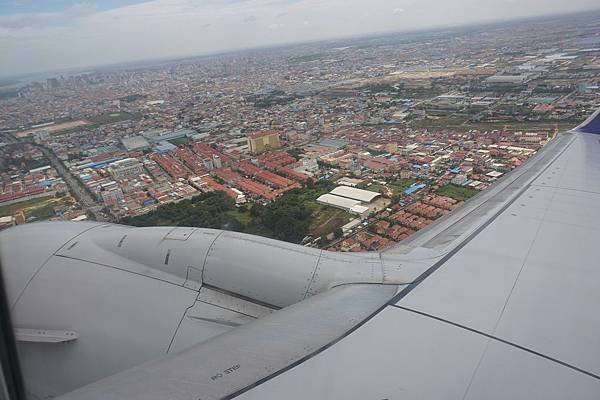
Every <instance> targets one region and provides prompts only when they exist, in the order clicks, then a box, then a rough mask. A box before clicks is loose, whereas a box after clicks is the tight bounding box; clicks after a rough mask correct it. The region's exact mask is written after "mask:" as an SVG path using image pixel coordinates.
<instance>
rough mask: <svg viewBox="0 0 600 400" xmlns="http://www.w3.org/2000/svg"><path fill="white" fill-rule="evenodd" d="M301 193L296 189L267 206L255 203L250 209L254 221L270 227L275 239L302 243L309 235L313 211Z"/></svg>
mask: <svg viewBox="0 0 600 400" xmlns="http://www.w3.org/2000/svg"><path fill="white" fill-rule="evenodd" d="M301 194H302V192H301V190H299V189H294V190H292V191H290V192H288V193H286V194H284V195H283V196H281V198H279V199H278V200H277V201H274V202H272V203H270V204H268V205H266V206H263V205H260V204H254V205H253V206H252V208H251V209H250V215H251V216H252V221H253V223H254V224H260V225H263V226H264V227H266V228H267V229H269V230H270V231H271V232H272V236H273V237H274V238H275V239H279V240H284V241H286V242H292V243H300V242H301V241H302V239H303V238H304V237H305V236H306V235H308V228H309V226H310V222H311V211H310V210H309V209H308V207H306V204H305V202H304V201H303V199H302V197H301Z"/></svg>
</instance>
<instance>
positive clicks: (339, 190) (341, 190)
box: [330, 186, 381, 203]
mask: <svg viewBox="0 0 600 400" xmlns="http://www.w3.org/2000/svg"><path fill="white" fill-rule="evenodd" d="M330 193H331V194H333V195H335V196H340V197H345V198H347V199H353V200H358V201H360V202H361V203H370V202H372V201H373V200H375V199H376V198H377V197H379V196H381V193H377V192H371V191H369V190H363V189H357V188H354V187H350V186H338V187H336V188H335V189H333V190H332V191H331V192H330Z"/></svg>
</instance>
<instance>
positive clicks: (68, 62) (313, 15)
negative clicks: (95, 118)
mask: <svg viewBox="0 0 600 400" xmlns="http://www.w3.org/2000/svg"><path fill="white" fill-rule="evenodd" d="M21 2H26V0H21ZM19 3H20V2H19V1H18V0H13V1H11V0H0V54H2V56H1V61H0V76H8V75H15V74H24V73H30V72H40V71H47V70H54V69H64V68H73V67H85V66H92V65H100V64H109V63H118V62H126V61H133V60H141V59H152V58H163V57H171V56H183V55H193V54H206V53H212V52H219V51H226V50H233V49H241V48H248V47H256V46H264V45H272V44H283V43H289V42H298V41H309V40H315V39H325V38H334V37H341V36H348V35H361V34H367V33H374V32H385V31H403V30H412V29H420V28H429V27H438V26H448V25H460V24H466V23H473V22H485V21H494V20H503V19H510V18H516V17H524V16H534V15H543V14H555V13H566V12H576V11H582V10H587V9H593V8H597V7H598V2H597V0H569V1H566V0H448V1H443V0H370V1H359V0H329V1H320V0H155V1H148V2H142V3H139V4H134V5H128V6H125V5H124V6H120V4H125V3H129V4H130V3H131V1H129V2H122V3H121V2H119V1H118V0H117V1H115V0H113V1H112V2H111V4H112V5H113V7H112V8H110V9H103V8H101V7H99V6H97V5H95V4H93V3H89V2H86V3H80V4H77V3H74V2H72V4H70V3H69V2H68V1H55V2H54V3H59V4H60V5H62V8H61V7H57V8H56V9H52V10H44V11H35V10H34V11H30V12H16V13H15V12H10V11H8V12H7V11H6V10H7V9H8V7H9V4H12V5H15V4H17V5H18V4H19ZM3 4H5V6H6V7H5V9H4V10H2V7H3Z"/></svg>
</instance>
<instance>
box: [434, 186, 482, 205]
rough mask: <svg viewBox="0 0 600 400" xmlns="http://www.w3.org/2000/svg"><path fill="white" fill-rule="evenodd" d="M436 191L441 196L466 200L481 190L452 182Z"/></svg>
mask: <svg viewBox="0 0 600 400" xmlns="http://www.w3.org/2000/svg"><path fill="white" fill-rule="evenodd" d="M436 193H437V194H439V195H441V196H447V197H451V198H453V199H454V200H458V201H465V200H468V199H470V198H471V197H473V196H475V195H476V194H477V193H479V190H477V189H473V188H470V187H464V186H457V185H454V184H452V183H450V184H448V185H446V186H442V187H441V188H439V189H438V190H437V192H436Z"/></svg>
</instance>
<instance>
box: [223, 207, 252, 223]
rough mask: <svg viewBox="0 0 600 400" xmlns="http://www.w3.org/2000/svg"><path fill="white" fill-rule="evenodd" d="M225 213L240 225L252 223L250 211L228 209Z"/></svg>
mask: <svg viewBox="0 0 600 400" xmlns="http://www.w3.org/2000/svg"><path fill="white" fill-rule="evenodd" d="M227 214H228V215H229V216H230V217H233V218H235V219H236V220H237V221H238V222H239V223H240V224H242V225H250V224H251V223H252V216H251V215H250V211H244V212H242V211H240V210H239V209H235V210H231V211H228V212H227Z"/></svg>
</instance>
